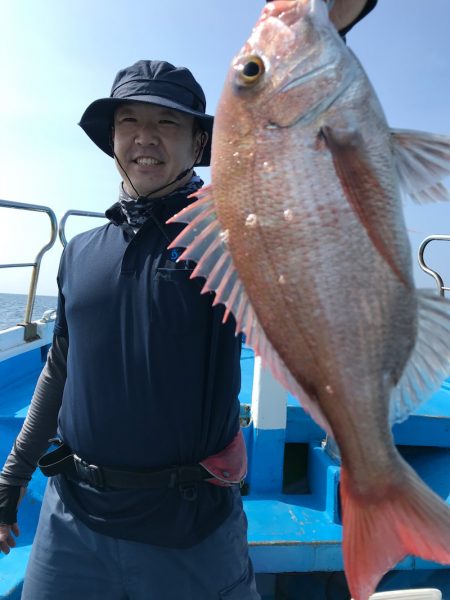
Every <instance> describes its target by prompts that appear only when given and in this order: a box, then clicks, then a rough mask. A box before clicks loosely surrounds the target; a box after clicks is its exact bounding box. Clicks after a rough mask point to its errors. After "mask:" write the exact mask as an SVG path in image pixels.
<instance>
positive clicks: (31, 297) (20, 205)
mask: <svg viewBox="0 0 450 600" xmlns="http://www.w3.org/2000/svg"><path fill="white" fill-rule="evenodd" d="M0 207H3V208H16V209H19V210H29V211H33V212H45V213H46V214H47V215H48V216H49V219H50V226H51V237H50V241H49V242H48V243H47V244H45V246H43V247H42V248H41V250H40V251H39V252H38V253H37V255H36V258H35V259H34V262H28V263H10V264H0V269H10V268H13V267H32V268H33V270H32V272H31V282H30V288H29V291H28V299H27V306H26V309H25V317H24V324H25V326H26V325H27V324H29V323H31V317H32V314H33V307H34V301H35V298H36V289H37V282H38V277H39V269H40V267H41V260H42V257H43V256H44V254H45V253H46V252H47V250H50V248H51V247H52V246H53V244H54V243H55V240H56V231H57V228H58V221H57V219H56V215H55V213H54V212H53V211H52V209H51V208H49V207H48V206H41V205H39V204H27V203H25V202H13V201H10V200H1V199H0ZM25 339H28V337H27V332H25Z"/></svg>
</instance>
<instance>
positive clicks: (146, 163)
mask: <svg viewBox="0 0 450 600" xmlns="http://www.w3.org/2000/svg"><path fill="white" fill-rule="evenodd" d="M133 162H135V163H136V164H138V165H140V166H142V167H150V166H153V165H162V164H164V163H163V161H161V160H159V159H157V158H154V157H152V156H138V157H137V158H135V159H134V160H133Z"/></svg>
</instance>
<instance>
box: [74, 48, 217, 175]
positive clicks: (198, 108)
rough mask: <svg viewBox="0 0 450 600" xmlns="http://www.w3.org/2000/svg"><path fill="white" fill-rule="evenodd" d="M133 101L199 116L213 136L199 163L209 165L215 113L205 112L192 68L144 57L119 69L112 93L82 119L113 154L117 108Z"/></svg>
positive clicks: (96, 140) (87, 129) (92, 135)
mask: <svg viewBox="0 0 450 600" xmlns="http://www.w3.org/2000/svg"><path fill="white" fill-rule="evenodd" d="M131 101H136V102H144V103H147V104H156V105H158V106H166V107H168V108H172V109H174V110H179V111H180V112H183V113H186V114H188V115H192V116H193V117H195V118H196V119H197V120H198V122H199V125H200V127H201V128H202V129H203V130H204V131H206V132H207V133H208V136H209V137H208V142H207V144H206V146H205V149H204V151H203V156H202V159H201V161H200V162H199V163H198V165H199V166H208V165H209V163H210V159H211V138H212V127H213V121H214V117H212V116H211V115H207V114H206V113H205V110H206V98H205V94H204V93H203V90H202V88H201V86H200V85H199V84H198V83H197V81H196V80H195V78H194V76H193V75H192V73H191V72H190V71H189V69H186V68H184V67H174V66H173V65H171V64H170V63H168V62H164V61H160V60H140V61H139V62H137V63H135V64H134V65H132V66H131V67H127V68H126V69H122V70H121V71H119V72H118V73H117V75H116V78H115V80H114V83H113V86H112V89H111V95H110V97H109V98H100V100H95V101H94V102H92V104H90V105H89V106H88V107H87V109H86V110H85V111H84V113H83V116H82V117H81V121H80V123H79V125H80V127H82V129H83V130H84V131H85V132H86V133H87V135H88V136H89V137H90V138H91V140H92V141H93V142H94V143H95V144H97V146H98V147H99V148H100V149H101V150H103V152H106V154H108V155H109V156H111V157H113V150H112V147H111V127H112V125H113V119H114V112H115V110H116V108H117V107H118V106H119V105H120V104H123V103H124V102H131Z"/></svg>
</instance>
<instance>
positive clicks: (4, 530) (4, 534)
mask: <svg viewBox="0 0 450 600" xmlns="http://www.w3.org/2000/svg"><path fill="white" fill-rule="evenodd" d="M26 491H27V488H25V487H19V486H15V485H5V484H0V554H1V553H2V552H3V553H4V554H9V552H10V551H11V548H14V547H15V546H16V540H15V539H14V537H13V534H14V535H15V536H16V537H17V536H18V535H20V530H19V526H18V524H17V507H18V506H19V504H20V502H21V500H22V498H23V497H24V496H25V492H26Z"/></svg>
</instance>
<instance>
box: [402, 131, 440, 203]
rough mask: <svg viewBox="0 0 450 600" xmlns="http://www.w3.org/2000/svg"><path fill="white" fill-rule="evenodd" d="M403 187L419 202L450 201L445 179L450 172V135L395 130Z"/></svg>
mask: <svg viewBox="0 0 450 600" xmlns="http://www.w3.org/2000/svg"><path fill="white" fill-rule="evenodd" d="M391 135H392V142H393V153H394V159H395V168H396V172H397V176H398V180H399V182H400V186H401V188H402V190H403V191H404V192H405V193H406V194H408V195H409V196H410V197H411V198H412V199H413V200H414V201H415V202H418V203H425V202H438V201H441V200H443V201H450V192H449V191H448V190H447V188H446V187H445V186H444V185H443V183H442V180H443V179H445V178H446V177H448V176H449V175H450V136H445V135H436V134H433V133H425V132H422V131H410V130H407V129H391Z"/></svg>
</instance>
